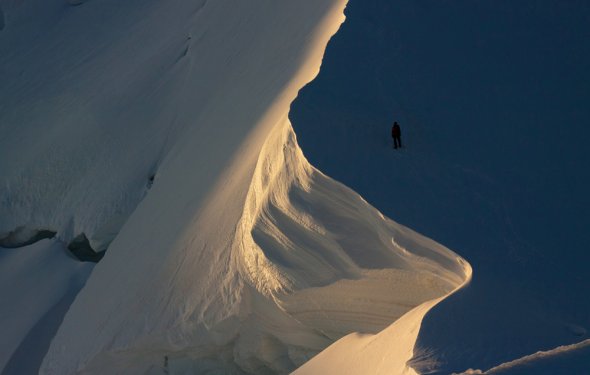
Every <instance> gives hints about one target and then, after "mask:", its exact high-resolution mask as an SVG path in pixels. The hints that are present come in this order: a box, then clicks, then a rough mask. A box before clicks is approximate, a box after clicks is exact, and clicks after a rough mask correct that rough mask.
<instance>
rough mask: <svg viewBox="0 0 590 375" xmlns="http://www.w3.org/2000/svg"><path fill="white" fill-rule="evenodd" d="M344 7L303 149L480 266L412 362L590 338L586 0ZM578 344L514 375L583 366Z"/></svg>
mask: <svg viewBox="0 0 590 375" xmlns="http://www.w3.org/2000/svg"><path fill="white" fill-rule="evenodd" d="M346 15H347V22H346V23H345V24H344V25H343V27H342V29H341V30H340V31H339V32H338V34H337V35H336V36H335V37H334V38H333V39H332V40H331V42H330V44H329V46H328V48H327V50H326V56H325V58H324V62H323V64H322V71H321V73H320V74H319V75H318V77H317V78H316V79H315V80H314V81H313V82H312V83H311V84H310V85H308V86H307V87H306V88H304V89H303V90H302V92H301V93H300V95H299V96H298V99H297V100H296V102H295V103H294V104H293V109H292V111H291V115H290V117H291V119H292V122H293V127H294V129H295V132H296V133H297V135H298V139H299V142H300V145H301V148H302V150H303V152H304V153H305V155H306V157H307V158H308V159H309V160H310V162H311V163H312V164H313V165H315V166H316V167H318V168H319V169H320V170H322V171H323V172H325V173H326V174H328V175H330V176H332V177H334V178H335V179H337V180H338V181H341V182H343V183H344V184H346V185H347V186H349V187H351V188H352V189H354V190H355V191H357V192H358V193H359V194H361V195H362V196H363V197H364V198H365V199H366V200H367V201H368V202H370V203H371V204H373V205H375V207H378V208H379V210H380V211H381V212H383V213H384V214H385V215H387V216H389V217H391V218H393V219H394V220H396V221H399V222H401V223H403V224H404V225H407V226H410V227H411V228H413V229H415V230H417V231H419V232H420V233H423V234H425V235H427V236H429V237H431V238H433V239H436V240H437V241H440V242H441V243H444V244H445V245H447V246H449V247H450V248H452V249H454V250H455V251H457V252H459V253H460V254H461V255H462V256H464V257H465V258H466V259H468V260H469V262H470V264H471V265H472V266H473V269H474V277H473V280H472V282H471V283H470V284H469V285H468V286H467V287H466V288H463V289H462V290H460V291H458V292H456V293H455V294H453V295H452V296H450V297H449V298H447V299H445V300H444V301H442V302H441V303H439V304H438V305H436V306H435V307H433V308H432V310H431V311H430V312H429V313H427V314H426V315H425V318H424V321H423V322H422V325H421V328H420V333H419V335H418V341H417V347H416V353H415V358H414V359H413V360H412V366H413V367H414V368H415V369H416V370H417V371H418V372H422V373H435V374H444V375H448V374H450V373H453V372H455V373H460V372H463V371H465V370H466V369H469V368H472V369H481V370H486V369H491V368H494V367H497V366H500V365H501V364H503V363H509V362H511V361H514V360H517V359H519V358H526V357H527V356H529V355H533V354H534V353H537V352H544V351H550V350H553V349H554V348H558V347H561V346H567V345H576V344H578V343H580V342H583V341H584V340H586V339H588V338H589V336H588V332H589V331H590V299H589V298H588V291H589V290H590V274H589V273H588V263H589V262H590V252H589V251H588V247H589V246H588V244H590V232H589V231H588V228H589V227H590V199H589V195H588V191H590V169H589V168H588V165H589V163H590V149H589V148H588V145H587V141H586V140H587V139H588V137H589V136H590V134H589V127H588V124H589V123H590V107H589V106H588V103H590V85H588V82H590V70H589V69H588V66H590V44H589V43H588V40H590V28H589V27H588V25H589V24H590V23H589V20H590V3H588V2H585V1H566V2H563V1H555V0H540V1H516V2H502V1H493V0H489V1H485V0H484V1H470V0H455V1H437V0H425V1H414V0H398V1H388V0H372V1H362V0H358V1H355V0H353V1H351V2H350V3H349V6H348V7H347V10H346ZM393 121H399V123H400V124H401V128H402V141H403V142H404V145H405V146H406V147H405V148H404V149H402V150H398V152H394V150H393V149H392V142H391V136H390V129H391V125H392V122H393ZM328 143H329V144H330V147H329V148H326V147H323V145H325V144H328ZM579 353H580V354H576V353H572V354H571V355H568V356H566V355H564V356H559V357H556V358H555V362H556V363H557V362H558V363H559V365H555V366H552V365H549V362H552V361H553V360H547V361H539V362H538V363H537V362H535V363H536V364H531V365H530V367H531V369H530V371H529V372H526V371H527V370H526V369H525V367H528V366H523V367H518V368H516V369H513V370H511V371H512V372H509V371H506V373H515V374H521V373H534V374H549V375H553V374H561V373H563V374H587V373H588V370H587V369H589V368H590V356H588V355H587V353H588V352H587V349H586V351H584V350H580V351H579Z"/></svg>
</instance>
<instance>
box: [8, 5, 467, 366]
mask: <svg viewBox="0 0 590 375" xmlns="http://www.w3.org/2000/svg"><path fill="white" fill-rule="evenodd" d="M74 3H76V4H78V3H79V6H64V4H65V3H64V1H62V0H60V1H57V0H55V1H48V2H33V1H31V2H23V3H11V7H10V8H6V9H5V11H6V14H7V17H8V16H9V18H10V25H9V27H6V28H5V30H3V31H2V33H1V34H0V38H2V39H0V42H1V43H0V64H1V66H2V70H0V75H1V77H0V79H2V82H3V85H2V87H1V88H0V106H1V107H0V108H1V109H2V111H0V132H2V134H3V137H2V138H0V156H1V158H0V169H1V170H2V171H3V174H2V181H1V184H0V194H1V195H0V196H1V198H2V199H1V200H0V208H1V209H2V215H0V234H2V235H6V236H9V237H10V236H12V237H14V235H11V233H13V234H14V233H16V232H15V230H16V228H24V229H22V230H21V229H19V231H22V233H34V232H35V231H36V230H39V229H43V230H48V231H49V230H51V231H54V232H56V236H57V241H62V242H66V243H67V242H69V241H70V240H72V239H73V238H76V237H77V238H82V239H85V240H84V244H85V246H86V242H88V248H90V249H95V250H103V249H105V248H106V247H107V246H108V250H107V252H106V255H105V256H104V258H103V259H102V260H101V262H100V263H99V264H98V265H97V266H96V267H95V268H94V271H93V273H92V275H91V276H90V278H89V279H88V281H87V283H86V285H85V286H84V288H83V289H82V290H81V291H80V293H79V294H78V295H77V297H76V299H75V301H74V302H73V303H72V305H71V307H70V308H69V310H68V311H67V313H66V314H65V317H63V322H62V323H61V326H60V327H59V330H58V331H57V333H56V335H55V337H54V338H53V340H52V342H51V345H50V347H49V350H48V352H47V355H46V356H45V358H44V360H43V363H42V364H41V368H40V373H42V374H75V373H84V374H105V373H108V374H146V373H148V374H158V373H208V372H211V373H213V372H215V373H228V374H234V373H235V374H242V373H250V374H275V373H277V374H283V373H287V372H289V371H292V370H294V369H296V368H297V367H298V366H300V365H302V364H303V363H305V362H306V361H308V360H309V359H310V358H311V357H312V356H313V355H315V354H317V353H319V352H320V351H322V350H323V349H325V348H326V347H327V346H329V345H330V344H331V343H333V342H334V341H335V340H338V339H339V338H341V337H343V336H345V335H347V334H349V333H351V332H355V331H357V332H362V333H377V332H379V331H381V330H383V329H385V328H386V327H388V326H389V325H390V324H391V323H392V322H393V321H395V320H396V319H398V318H399V317H401V316H402V315H404V314H405V313H406V312H408V311H410V310H412V309H413V308H415V307H416V306H422V307H421V308H420V309H422V310H424V309H425V308H426V307H428V306H430V305H431V304H432V303H433V302H432V301H433V300H434V301H435V300H437V299H438V298H440V297H442V296H445V295H448V294H449V293H451V292H452V291H453V290H455V289H456V288H457V287H458V286H460V285H462V284H464V283H465V282H466V280H468V278H469V275H470V267H469V265H468V264H467V263H466V262H465V261H464V260H462V259H461V258H459V257H458V256H457V255H456V254H454V253H453V252H452V251H450V250H448V249H446V248H444V247H443V246H441V245H439V244H437V243H435V242H433V241H431V240H429V239H427V238H424V237H422V236H420V235H418V234H417V233H415V232H413V231H412V230H410V229H408V228H405V227H403V226H401V225H399V224H396V223H394V222H392V221H391V220H389V219H387V218H385V217H384V216H383V215H382V214H380V213H379V211H377V210H376V209H375V208H373V207H371V206H370V205H369V204H368V203H367V202H365V201H364V200H363V199H362V198H361V197H360V196H359V195H358V194H356V193H354V192H353V191H351V190H350V189H348V188H346V187H345V186H343V185H341V184H339V183H338V182H336V181H334V180H332V179H330V178H329V177H327V176H325V175H323V174H322V173H321V172H319V171H318V170H316V169H315V168H313V167H312V166H311V165H310V164H309V163H308V162H307V161H306V159H305V158H304V157H303V155H302V152H301V150H300V149H299V146H298V145H297V142H296V139H295V134H294V133H293V130H292V128H291V125H290V122H289V120H288V113H289V108H290V104H291V103H292V102H293V100H294V99H295V97H296V95H297V93H298V90H300V89H301V87H303V86H304V85H305V84H306V83H308V82H309V81H310V80H312V79H313V78H314V77H315V75H316V74H317V72H318V71H319V66H320V63H321V59H322V57H323V53H324V49H325V46H326V44H327V42H328V40H329V38H330V37H331V36H332V35H333V34H334V33H335V32H336V31H337V29H338V27H339V26H340V24H341V23H342V22H343V20H344V17H343V9H344V6H345V3H346V2H345V1H344V0H304V1H296V2H294V1H274V0H273V1H270V0H252V1H248V2H243V1H237V0H218V1H209V2H207V1H203V0H192V1H186V0H182V1H181V0H172V1H167V2H161V1H155V0H153V1H152V0H149V1H145V0H130V1H126V2H123V3H122V2H120V1H115V0H101V1H88V2H85V1H83V2H70V3H69V4H74ZM32 16H36V20H35V21H36V22H35V23H34V24H31V23H30V22H27V20H28V19H29V18H27V17H32ZM23 150H24V151H23ZM19 233H21V232H19ZM82 234H84V236H82ZM12 237H10V238H12ZM25 240H26V239H25ZM86 240H87V241H86ZM25 242H26V241H25ZM32 246H36V245H32ZM72 262H74V260H72ZM428 301H430V302H428ZM424 302H426V304H424ZM60 312H61V313H62V314H63V311H61V310H60ZM61 317H62V316H61V315H60V316H59V317H58V318H59V319H61ZM406 317H408V315H406ZM414 318H416V316H415V315H410V316H409V318H406V321H408V319H409V320H411V324H410V326H411V327H415V325H419V322H420V317H417V318H416V319H414ZM59 319H57V320H59ZM414 331H415V330H410V331H409V333H408V332H406V333H407V334H409V335H410V336H411V335H412V334H413V332H414ZM412 344H413V342H411V340H408V341H406V342H404V343H403V346H402V347H401V349H400V348H391V349H392V352H391V353H393V354H394V355H395V354H396V353H397V352H396V350H397V349H400V350H402V351H408V350H410V351H411V349H412V348H411V347H412ZM21 349H22V350H20V351H19V353H20V354H19V355H22V353H24V352H26V350H25V348H24V347H22V348H21ZM19 358H20V357H19ZM400 358H402V357H400ZM404 358H405V357H404ZM17 359H18V358H17ZM15 360H16V359H14V358H11V361H12V363H14V361H15ZM36 365H37V364H35V366H36Z"/></svg>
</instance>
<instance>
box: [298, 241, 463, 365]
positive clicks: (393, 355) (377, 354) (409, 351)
mask: <svg viewBox="0 0 590 375" xmlns="http://www.w3.org/2000/svg"><path fill="white" fill-rule="evenodd" d="M449 251H450V250H449ZM451 253H452V252H451ZM453 254H454V253H453ZM455 260H456V262H457V263H456V264H457V265H458V266H459V267H460V268H461V269H462V271H461V272H460V273H459V274H462V277H463V280H462V282H460V283H459V284H458V285H456V287H455V288H454V289H453V290H452V291H450V292H448V293H446V294H444V295H442V296H440V297H438V298H435V299H432V300H429V301H426V302H424V303H422V304H420V305H418V306H416V307H415V308H413V309H412V310H410V311H408V312H407V313H406V314H404V315H403V316H402V317H401V318H399V319H398V320H396V321H395V322H393V323H392V324H391V325H389V326H388V327H387V328H385V329H384V330H382V331H380V332H379V333H377V334H361V333H358V332H356V333H352V334H349V335H348V336H345V337H343V338H342V339H340V340H339V341H337V342H335V343H334V344H332V345H331V346H330V347H328V348H327V349H326V350H324V351H322V352H321V353H320V354H318V355H317V356H316V357H314V358H313V359H312V360H310V361H309V362H307V363H306V364H304V365H303V366H302V367H300V368H298V369H297V370H296V371H294V372H293V375H313V374H322V373H337V374H343V375H357V374H358V375H362V374H374V375H379V374H382V375H389V374H407V375H418V374H419V372H417V371H416V370H415V369H414V368H413V367H412V359H413V358H414V357H415V350H416V348H415V344H416V340H417V338H418V334H419V331H420V326H421V323H422V320H423V319H424V316H425V315H426V314H427V313H428V311H430V310H431V309H432V308H433V307H434V306H436V305H437V304H438V303H440V302H441V301H443V300H444V299H446V298H448V297H449V296H451V295H452V294H454V293H456V292H457V291H458V290H460V289H461V288H463V287H465V286H466V285H468V284H469V282H470V281H471V277H472V273H473V270H472V268H471V265H470V264H469V263H468V262H467V261H465V260H464V259H463V258H461V257H459V256H458V255H457V256H456V258H455Z"/></svg>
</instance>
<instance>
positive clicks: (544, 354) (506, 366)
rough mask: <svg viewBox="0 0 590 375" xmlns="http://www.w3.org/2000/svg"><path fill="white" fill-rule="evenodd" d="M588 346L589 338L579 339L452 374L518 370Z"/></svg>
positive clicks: (490, 374)
mask: <svg viewBox="0 0 590 375" xmlns="http://www.w3.org/2000/svg"><path fill="white" fill-rule="evenodd" d="M589 346H590V339H586V340H584V341H580V342H578V343H576V344H571V345H561V346H558V347H557V348H553V349H550V350H540V351H538V352H536V353H534V354H529V355H526V356H524V357H521V358H518V359H515V360H512V361H510V362H505V363H502V364H500V365H498V366H494V367H492V368H491V369H489V370H486V371H482V370H474V369H469V370H466V371H464V372H462V373H460V374H453V375H486V374H489V375H492V374H498V373H502V372H504V371H508V370H518V368H519V367H521V366H522V367H524V366H526V365H530V364H532V363H535V362H536V361H540V360H543V359H547V358H551V357H557V356H560V355H563V354H567V353H569V352H573V351H576V350H580V349H584V348H587V347H589Z"/></svg>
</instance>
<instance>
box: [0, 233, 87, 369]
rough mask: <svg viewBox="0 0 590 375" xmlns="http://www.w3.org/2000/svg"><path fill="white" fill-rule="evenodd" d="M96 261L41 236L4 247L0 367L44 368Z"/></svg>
mask: <svg viewBox="0 0 590 375" xmlns="http://www.w3.org/2000/svg"><path fill="white" fill-rule="evenodd" d="M91 271H92V265H90V264H88V263H80V262H77V261H76V260H74V259H73V258H72V256H71V255H68V254H67V250H66V249H65V248H64V246H63V244H61V243H60V242H58V241H55V240H47V239H45V240H42V241H40V242H38V243H36V244H33V245H29V246H27V247H24V248H20V249H5V248H1V247H0V301H2V309H0V331H1V332H2V339H1V340H0V369H2V374H6V375H9V374H32V373H36V372H38V370H39V365H40V364H41V360H42V359H43V357H44V356H45V353H46V352H47V349H48V348H49V343H50V341H51V339H52V338H53V335H55V332H56V331H57V328H58V327H59V325H60V323H61V319H62V318H63V316H64V314H65V312H66V311H67V309H68V308H69V306H70V304H71V303H72V301H73V300H74V297H75V296H76V294H77V293H78V291H79V290H80V288H82V286H83V285H84V282H85V281H86V279H87V278H88V276H89V275H90V272H91Z"/></svg>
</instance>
